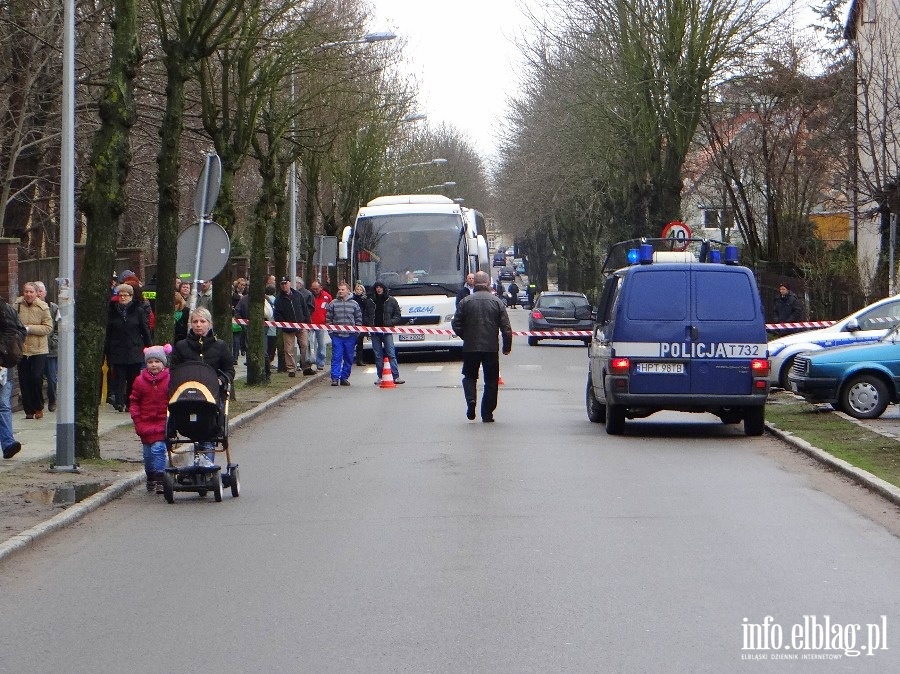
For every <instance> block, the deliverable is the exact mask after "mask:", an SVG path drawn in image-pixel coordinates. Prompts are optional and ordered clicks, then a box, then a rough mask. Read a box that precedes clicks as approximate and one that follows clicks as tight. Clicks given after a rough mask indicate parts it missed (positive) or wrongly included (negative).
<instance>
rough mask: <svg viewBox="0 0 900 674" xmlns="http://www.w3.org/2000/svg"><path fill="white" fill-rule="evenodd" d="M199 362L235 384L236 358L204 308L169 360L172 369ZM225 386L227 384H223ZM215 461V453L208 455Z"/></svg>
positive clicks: (208, 446) (210, 446)
mask: <svg viewBox="0 0 900 674" xmlns="http://www.w3.org/2000/svg"><path fill="white" fill-rule="evenodd" d="M192 360H197V361H200V362H202V363H206V364H207V365H209V366H211V367H212V368H213V369H215V370H216V371H217V372H218V373H219V377H220V378H221V377H223V376H224V377H227V378H228V382H227V383H229V384H231V383H232V382H234V357H233V355H232V353H231V348H230V347H229V346H228V345H227V344H226V343H225V342H223V341H222V340H221V339H218V338H217V337H216V335H215V333H214V332H213V322H212V315H211V314H210V313H209V311H208V310H207V309H205V308H203V307H200V308H198V309H194V311H193V313H191V319H190V330H188V335H187V337H186V338H184V339H182V340H180V341H178V342H176V343H175V348H174V349H173V350H172V355H171V357H170V358H169V364H170V366H171V367H175V366H176V365H178V364H180V363H184V362H187V361H192ZM222 383H223V384H224V383H226V382H222ZM214 447H215V443H201V448H202V449H210V450H212V449H213V448H214ZM208 458H209V460H210V461H211V462H212V461H213V453H212V452H210V454H209V455H208Z"/></svg>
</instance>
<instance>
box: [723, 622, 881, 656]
mask: <svg viewBox="0 0 900 674" xmlns="http://www.w3.org/2000/svg"><path fill="white" fill-rule="evenodd" d="M879 618H880V620H879V621H878V622H874V623H848V624H842V623H838V622H834V621H832V619H831V616H828V615H825V616H822V617H819V616H816V615H803V617H802V619H801V620H800V621H799V622H796V623H794V624H793V625H790V626H788V627H786V628H785V627H782V626H781V625H780V624H779V623H777V622H775V619H774V618H773V617H772V616H770V615H767V616H765V617H764V618H763V620H762V622H759V623H752V622H750V619H749V618H744V620H743V624H742V625H741V640H742V644H741V651H743V652H742V653H741V659H742V660H838V659H840V658H842V657H843V656H847V657H852V658H855V657H856V656H858V655H875V652H876V651H886V650H887V649H888V645H887V616H886V615H882V616H879Z"/></svg>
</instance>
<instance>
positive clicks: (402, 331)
mask: <svg viewBox="0 0 900 674" xmlns="http://www.w3.org/2000/svg"><path fill="white" fill-rule="evenodd" d="M232 321H233V322H235V323H237V324H238V325H247V324H248V323H249V322H250V321H248V320H247V319H246V318H233V319H232ZM263 325H265V326H267V327H273V328H302V329H304V330H327V331H328V332H359V333H370V332H377V333H382V334H383V333H392V334H395V335H455V334H456V333H455V332H453V330H447V329H445V328H418V327H410V326H406V325H398V326H394V327H392V328H383V327H373V326H369V325H322V324H318V323H288V322H286V321H263ZM592 334H593V333H592V332H591V331H590V330H541V331H535V332H529V331H527V330H521V331H519V330H514V331H513V336H514V337H572V338H580V337H590V336H591V335H592Z"/></svg>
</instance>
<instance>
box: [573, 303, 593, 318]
mask: <svg viewBox="0 0 900 674" xmlns="http://www.w3.org/2000/svg"><path fill="white" fill-rule="evenodd" d="M590 317H591V305H589V304H584V305H582V306H578V307H575V318H576V319H578V320H579V321H585V320H589V319H590Z"/></svg>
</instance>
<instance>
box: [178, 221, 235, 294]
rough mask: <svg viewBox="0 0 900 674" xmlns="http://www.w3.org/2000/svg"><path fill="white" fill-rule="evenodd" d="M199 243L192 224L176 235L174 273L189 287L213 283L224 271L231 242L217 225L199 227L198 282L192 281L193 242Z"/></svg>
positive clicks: (197, 228)
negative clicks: (190, 284)
mask: <svg viewBox="0 0 900 674" xmlns="http://www.w3.org/2000/svg"><path fill="white" fill-rule="evenodd" d="M199 240H200V223H197V222H195V223H194V224H193V225H190V226H188V227H187V229H185V230H184V231H183V232H182V233H181V234H179V235H178V253H177V257H176V258H175V273H176V274H177V275H178V278H180V279H181V280H183V281H188V282H191V283H193V282H194V281H195V280H198V281H209V280H212V279H214V278H215V277H216V276H217V275H218V274H219V272H220V271H222V270H223V269H225V265H226V264H228V258H229V256H230V255H231V239H229V238H228V232H226V231H225V228H224V227H222V225H220V224H218V223H217V222H205V223H203V249H202V250H200V251H199V254H200V271H199V274H198V276H199V278H198V279H194V266H195V264H196V262H197V254H198V251H197V242H198V241H199Z"/></svg>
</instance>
